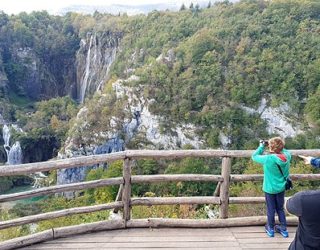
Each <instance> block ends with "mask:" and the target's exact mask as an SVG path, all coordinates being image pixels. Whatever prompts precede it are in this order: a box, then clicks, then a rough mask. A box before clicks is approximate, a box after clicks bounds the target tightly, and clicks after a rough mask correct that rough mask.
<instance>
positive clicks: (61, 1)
mask: <svg viewBox="0 0 320 250" xmlns="http://www.w3.org/2000/svg"><path fill="white" fill-rule="evenodd" d="M182 2H185V3H189V2H190V1H188V0H186V1H183V0H178V1H173V0H49V1H46V0H0V10H2V11H4V12H5V13H7V14H18V13H20V12H22V11H25V12H28V13H30V12H31V11H33V10H47V11H48V12H56V11H57V10H59V9H60V8H62V7H66V6H69V5H111V4H124V5H139V4H156V3H177V4H178V3H182ZM195 2H196V1H195Z"/></svg>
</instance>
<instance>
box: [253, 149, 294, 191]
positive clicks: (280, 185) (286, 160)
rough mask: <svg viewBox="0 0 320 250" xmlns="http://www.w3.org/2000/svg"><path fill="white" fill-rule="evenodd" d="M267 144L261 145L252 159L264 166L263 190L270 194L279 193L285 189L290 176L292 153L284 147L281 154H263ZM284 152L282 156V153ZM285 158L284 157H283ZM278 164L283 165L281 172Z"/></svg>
mask: <svg viewBox="0 0 320 250" xmlns="http://www.w3.org/2000/svg"><path fill="white" fill-rule="evenodd" d="M264 149H265V146H264V145H260V146H259V147H258V148H257V149H256V151H254V153H253V154H252V160H253V161H255V162H257V163H260V164H262V166H263V173H264V175H263V187H262V190H263V191H264V192H266V193H269V194H278V193H281V192H283V191H284V190H285V184H286V181H285V179H284V177H285V178H287V177H288V176H289V168H290V161H291V154H290V152H289V151H288V150H286V149H283V150H282V151H281V153H280V154H266V155H263V152H264ZM281 154H282V156H284V157H281V156H280V155H281ZM281 158H283V159H281ZM277 164H278V165H279V166H280V167H281V170H282V173H283V174H284V177H283V175H282V174H281V172H280V170H279V168H278V166H277Z"/></svg>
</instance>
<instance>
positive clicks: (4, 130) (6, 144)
mask: <svg viewBox="0 0 320 250" xmlns="http://www.w3.org/2000/svg"><path fill="white" fill-rule="evenodd" d="M10 136H11V134H10V128H9V127H8V126H7V125H6V124H5V125H4V126H3V128H2V137H3V140H4V145H3V147H4V150H5V151H6V154H7V159H8V158H9V151H10V145H9V143H10Z"/></svg>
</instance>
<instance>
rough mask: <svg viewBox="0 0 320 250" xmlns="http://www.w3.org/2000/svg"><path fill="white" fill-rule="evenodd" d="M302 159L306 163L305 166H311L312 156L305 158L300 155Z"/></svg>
mask: <svg viewBox="0 0 320 250" xmlns="http://www.w3.org/2000/svg"><path fill="white" fill-rule="evenodd" d="M298 156H299V157H300V158H301V159H303V161H304V163H305V164H311V159H312V158H313V157H311V156H304V155H298Z"/></svg>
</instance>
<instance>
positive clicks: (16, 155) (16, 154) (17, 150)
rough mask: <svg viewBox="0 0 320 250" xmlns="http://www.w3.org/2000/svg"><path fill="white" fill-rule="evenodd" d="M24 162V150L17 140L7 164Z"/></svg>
mask: <svg viewBox="0 0 320 250" xmlns="http://www.w3.org/2000/svg"><path fill="white" fill-rule="evenodd" d="M21 163H22V150H21V146H20V142H18V141H16V142H15V143H14V144H13V145H12V147H11V149H10V151H9V154H8V160H7V164H8V165H17V164H21Z"/></svg>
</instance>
